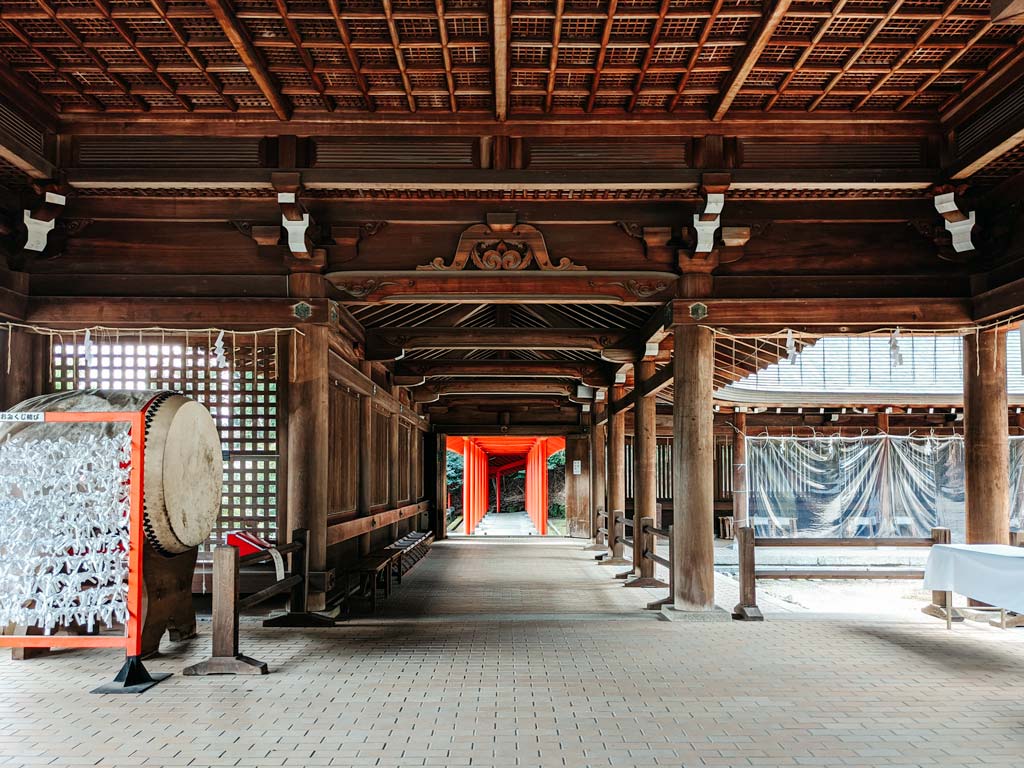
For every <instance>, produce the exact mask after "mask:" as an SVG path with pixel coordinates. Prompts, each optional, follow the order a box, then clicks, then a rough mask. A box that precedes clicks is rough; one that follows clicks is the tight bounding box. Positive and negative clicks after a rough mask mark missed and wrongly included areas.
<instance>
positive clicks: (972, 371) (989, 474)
mask: <svg viewBox="0 0 1024 768" xmlns="http://www.w3.org/2000/svg"><path fill="white" fill-rule="evenodd" d="M1009 467H1010V438H1009V427H1008V424H1007V410H1006V334H1005V333H1003V332H1000V331H981V332H978V333H973V334H968V335H967V336H965V337H964V474H965V480H966V489H965V490H966V493H965V496H966V499H965V500H966V507H967V543H968V544H1009V542H1010V506H1009V505H1010V477H1009V472H1010V470H1009Z"/></svg>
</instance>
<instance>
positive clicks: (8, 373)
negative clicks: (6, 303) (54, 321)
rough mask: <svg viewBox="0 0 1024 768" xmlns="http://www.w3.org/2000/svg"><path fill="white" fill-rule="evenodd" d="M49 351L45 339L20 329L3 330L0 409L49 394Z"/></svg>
mask: <svg viewBox="0 0 1024 768" xmlns="http://www.w3.org/2000/svg"><path fill="white" fill-rule="evenodd" d="M48 349H49V346H48V344H47V342H46V337H45V336H40V335H38V334H35V333H31V332H29V331H23V330H20V329H17V328H10V329H8V330H7V331H0V410H4V409H7V408H10V407H11V406H13V405H17V404H18V403H20V402H21V401H22V400H27V399H28V398H30V397H36V396H37V395H41V394H43V393H44V392H45V391H46V381H45V380H44V377H45V374H46V371H47V370H49V361H47V359H46V355H47V353H48ZM8 360H9V361H10V363H9V364H8Z"/></svg>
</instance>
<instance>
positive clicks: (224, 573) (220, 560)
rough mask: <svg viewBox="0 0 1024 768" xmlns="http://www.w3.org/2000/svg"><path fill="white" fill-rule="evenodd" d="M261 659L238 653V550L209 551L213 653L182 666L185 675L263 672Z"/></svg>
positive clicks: (257, 673)
mask: <svg viewBox="0 0 1024 768" xmlns="http://www.w3.org/2000/svg"><path fill="white" fill-rule="evenodd" d="M268 671H269V670H268V669H267V665H266V663H265V662H262V661H256V660H255V659H250V658H249V657H248V656H243V655H242V654H241V653H239V652H238V549H237V548H235V547H231V546H220V547H217V548H216V549H215V550H213V655H212V656H211V657H210V658H209V659H207V660H206V661H201V662H199V663H198V664H193V665H192V666H191V667H185V669H183V670H182V673H183V674H186V675H265V674H267V672H268Z"/></svg>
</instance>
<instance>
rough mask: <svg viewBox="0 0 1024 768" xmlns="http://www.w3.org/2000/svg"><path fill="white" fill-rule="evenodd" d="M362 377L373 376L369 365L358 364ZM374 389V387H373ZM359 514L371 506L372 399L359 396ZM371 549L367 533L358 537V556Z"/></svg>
mask: <svg viewBox="0 0 1024 768" xmlns="http://www.w3.org/2000/svg"><path fill="white" fill-rule="evenodd" d="M360 368H361V370H362V372H363V375H364V376H372V375H373V366H372V365H371V364H370V363H367V362H363V363H360ZM375 389H376V387H375ZM359 437H360V440H359V494H358V497H357V501H358V505H359V514H360V515H362V516H363V517H366V516H367V515H369V514H370V508H371V507H372V506H373V398H372V397H371V396H369V395H360V396H359ZM370 548H371V538H370V534H369V533H364V534H362V535H361V536H360V537H359V554H361V555H368V554H369V553H370Z"/></svg>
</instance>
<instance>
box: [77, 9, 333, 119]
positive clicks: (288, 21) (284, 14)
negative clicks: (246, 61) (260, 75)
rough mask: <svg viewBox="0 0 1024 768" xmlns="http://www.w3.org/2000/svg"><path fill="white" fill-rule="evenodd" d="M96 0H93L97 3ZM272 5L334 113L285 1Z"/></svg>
mask: <svg viewBox="0 0 1024 768" xmlns="http://www.w3.org/2000/svg"><path fill="white" fill-rule="evenodd" d="M97 1H98V0H93V2H97ZM274 4H275V6H276V8H277V15H278V16H280V17H281V23H282V24H284V28H285V31H286V32H287V33H288V39H289V40H291V42H292V45H294V46H295V53H296V54H297V55H298V57H299V61H301V62H302V66H303V67H304V68H305V70H306V74H307V75H308V76H309V80H310V82H311V83H313V87H314V88H315V89H316V91H317V93H319V94H320V100H321V102H323V105H324V109H326V110H327V111H328V112H333V111H334V100H333V99H332V98H331V97H330V96H328V95H327V86H326V85H324V81H323V78H322V77H320V74H319V73H318V72H317V70H316V64H315V63H314V62H313V57H312V56H310V55H309V51H307V50H306V46H305V43H304V41H303V39H302V35H300V34H299V30H298V27H296V26H295V22H294V21H293V20H292V18H291V16H289V15H288V4H287V3H286V2H285V0H274Z"/></svg>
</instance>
